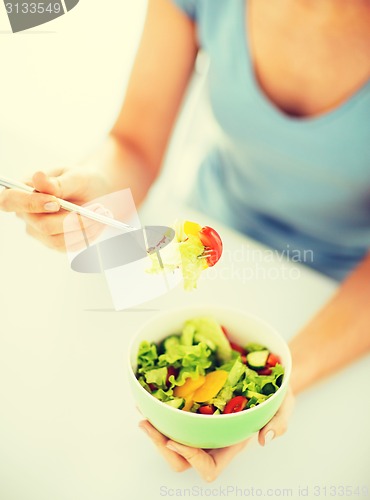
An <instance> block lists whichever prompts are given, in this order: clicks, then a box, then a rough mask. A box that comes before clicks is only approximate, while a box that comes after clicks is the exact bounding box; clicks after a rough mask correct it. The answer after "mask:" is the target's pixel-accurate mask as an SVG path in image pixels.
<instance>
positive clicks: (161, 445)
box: [139, 420, 190, 472]
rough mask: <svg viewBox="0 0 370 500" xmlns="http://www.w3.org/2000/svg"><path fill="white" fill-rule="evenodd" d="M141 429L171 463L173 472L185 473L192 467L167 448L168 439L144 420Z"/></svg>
mask: <svg viewBox="0 0 370 500" xmlns="http://www.w3.org/2000/svg"><path fill="white" fill-rule="evenodd" d="M139 427H140V428H141V429H142V430H143V431H144V432H146V434H147V435H148V436H149V437H150V439H151V440H152V441H153V443H154V444H155V446H156V447H157V449H158V451H159V452H160V454H161V455H162V456H163V457H164V459H165V460H166V461H167V462H168V463H169V465H170V466H171V467H172V469H173V470H175V471H176V472H183V471H184V470H186V469H188V468H189V467H190V464H189V463H188V462H187V461H186V460H185V459H184V458H183V457H181V456H180V455H179V454H178V453H176V452H175V451H171V450H170V449H169V448H167V447H166V444H167V442H168V438H166V437H165V436H163V434H161V433H160V432H158V431H157V429H155V428H154V427H153V426H152V425H151V423H150V422H148V421H147V420H142V421H141V422H140V424H139Z"/></svg>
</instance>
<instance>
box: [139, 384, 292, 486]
mask: <svg viewBox="0 0 370 500" xmlns="http://www.w3.org/2000/svg"><path fill="white" fill-rule="evenodd" d="M293 408H294V396H293V392H292V390H291V389H289V392H288V393H287V395H286V397H285V399H284V402H283V404H282V405H281V407H280V408H279V410H278V412H277V413H276V415H275V416H274V417H273V418H272V419H271V420H270V422H268V424H266V425H265V427H263V428H262V429H261V430H260V431H259V433H258V442H259V444H260V445H261V446H265V445H266V444H268V443H269V442H270V441H272V439H274V438H275V437H278V436H281V435H283V434H284V433H285V432H286V430H287V427H288V422H289V418H290V416H291V414H292V412H293ZM209 418H212V416H210V417H209ZM140 428H141V429H143V430H144V431H145V432H146V433H147V434H148V436H149V437H150V439H151V440H152V441H153V443H154V444H155V445H156V447H157V448H158V451H159V452H160V454H161V455H162V456H163V457H164V458H165V460H167V462H168V463H169V465H170V466H171V467H172V469H174V470H175V471H176V472H183V471H185V470H186V469H188V468H189V467H193V468H194V469H195V470H196V471H197V473H198V474H199V475H200V476H201V478H202V479H204V480H205V481H208V482H211V481H214V480H215V479H216V478H217V477H218V475H219V474H220V473H221V472H222V471H223V469H225V467H226V466H227V465H228V464H229V463H230V462H231V460H232V459H233V458H234V457H235V455H237V454H238V453H239V452H240V451H242V450H243V449H244V448H245V447H246V445H247V444H248V441H249V440H250V438H248V439H246V440H245V441H243V442H241V443H238V444H236V445H234V446H228V447H227V448H220V449H214V450H202V449H200V448H191V447H190V446H184V445H183V444H180V443H176V442H175V441H172V440H170V439H168V438H167V437H165V436H164V435H163V434H161V433H160V432H158V431H157V430H156V429H155V428H154V427H153V426H152V425H151V424H150V423H149V422H148V421H147V420H142V421H141V422H140Z"/></svg>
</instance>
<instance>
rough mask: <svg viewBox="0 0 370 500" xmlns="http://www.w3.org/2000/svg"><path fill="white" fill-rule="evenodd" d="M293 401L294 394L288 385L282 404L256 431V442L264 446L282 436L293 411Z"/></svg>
mask: <svg viewBox="0 0 370 500" xmlns="http://www.w3.org/2000/svg"><path fill="white" fill-rule="evenodd" d="M294 402H295V401H294V396H293V393H292V390H291V388H290V387H289V389H288V393H287V395H286V396H285V398H284V401H283V404H282V405H281V407H280V408H279V410H278V411H277V413H276V414H275V416H274V417H273V418H272V419H271V420H270V421H269V422H268V423H267V424H266V425H265V427H263V428H262V429H261V430H260V432H259V433H258V442H259V444H260V445H261V446H265V445H266V444H268V443H269V442H270V441H271V440H272V439H274V438H275V437H278V436H282V435H283V434H284V433H285V432H286V430H287V428H288V423H289V419H290V417H291V415H292V413H293V409H294Z"/></svg>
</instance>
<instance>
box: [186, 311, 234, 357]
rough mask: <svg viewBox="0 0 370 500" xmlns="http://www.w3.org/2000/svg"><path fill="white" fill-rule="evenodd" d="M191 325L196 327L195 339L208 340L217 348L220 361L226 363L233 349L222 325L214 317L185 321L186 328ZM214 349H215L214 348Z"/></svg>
mask: <svg viewBox="0 0 370 500" xmlns="http://www.w3.org/2000/svg"><path fill="white" fill-rule="evenodd" d="M188 325H191V326H192V327H193V328H194V331H195V333H194V340H195V341H197V339H200V338H201V339H202V340H203V342H205V341H206V340H207V343H208V342H211V343H212V345H214V346H215V347H216V348H217V357H218V359H219V361H221V362H222V363H225V362H226V361H229V360H230V359H231V357H232V349H231V347H230V343H229V341H228V340H227V338H226V336H225V334H224V332H223V331H222V328H221V326H220V325H219V324H218V323H217V321H215V320H214V319H213V318H208V317H199V318H194V319H191V320H188V321H187V322H186V323H185V328H186V327H188ZM213 350H214V349H213Z"/></svg>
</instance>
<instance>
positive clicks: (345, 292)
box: [290, 254, 370, 394]
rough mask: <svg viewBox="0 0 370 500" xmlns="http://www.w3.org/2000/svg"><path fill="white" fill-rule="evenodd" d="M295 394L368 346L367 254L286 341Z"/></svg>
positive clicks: (369, 274) (369, 271)
mask: <svg viewBox="0 0 370 500" xmlns="http://www.w3.org/2000/svg"><path fill="white" fill-rule="evenodd" d="M290 349H291V352H292V357H293V372H292V388H293V392H294V393H295V394H297V393H299V392H301V391H302V390H304V389H306V388H307V387H309V386H310V385H312V384H314V383H315V382H317V381H318V380H321V379H322V378H324V377H326V376H328V375H330V374H332V373H335V372H336V371H338V370H340V369H341V368H342V367H344V366H346V365H348V364H349V363H351V362H352V361H354V360H355V359H356V358H358V357H359V356H361V355H362V354H365V353H366V352H368V351H369V350H370V254H369V255H368V256H367V257H366V258H365V259H364V260H363V261H362V262H361V264H360V265H359V266H358V267H357V268H356V269H355V270H354V271H353V272H352V274H351V275H350V276H349V277H348V278H347V279H346V280H345V281H344V282H343V284H342V285H341V286H340V288H339V290H338V292H337V293H336V294H335V295H334V297H333V298H332V299H331V300H330V302H329V303H328V304H327V305H326V306H325V307H324V308H323V309H321V311H320V312H319V313H318V314H317V315H316V316H315V317H314V318H313V319H312V320H311V321H310V322H309V323H308V324H307V325H306V326H305V327H304V328H303V329H302V330H301V332H300V333H298V335H297V336H296V337H294V338H293V340H292V341H291V343H290Z"/></svg>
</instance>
